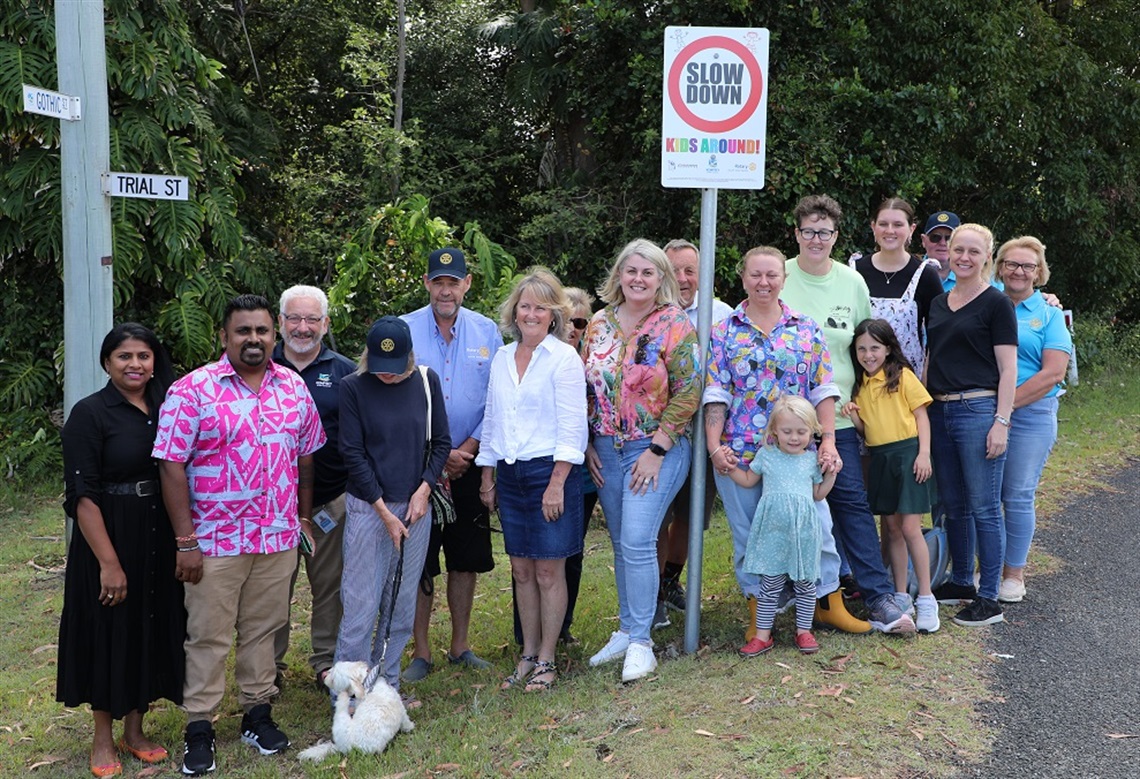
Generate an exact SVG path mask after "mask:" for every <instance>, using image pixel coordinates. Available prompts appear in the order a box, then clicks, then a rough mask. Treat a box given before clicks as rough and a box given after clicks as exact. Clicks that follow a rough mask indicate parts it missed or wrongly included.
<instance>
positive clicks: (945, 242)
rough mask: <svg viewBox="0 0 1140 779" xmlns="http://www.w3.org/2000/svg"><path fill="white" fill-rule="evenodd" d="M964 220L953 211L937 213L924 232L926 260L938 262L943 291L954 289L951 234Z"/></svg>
mask: <svg viewBox="0 0 1140 779" xmlns="http://www.w3.org/2000/svg"><path fill="white" fill-rule="evenodd" d="M960 224H962V220H961V219H959V218H958V215H957V214H955V213H954V212H953V211H935V212H934V213H933V214H931V215H930V218H928V219H927V220H926V227H924V228H923V230H922V248H923V250H925V252H926V257H925V258H924V259H931V260H938V276H939V278H941V279H942V291H943V292H949V291H950V290H952V289H954V271H952V270H950V234H951V233H953V232H954V229H955V228H956V227H958V225H960Z"/></svg>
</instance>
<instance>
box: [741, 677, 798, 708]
mask: <svg viewBox="0 0 1140 779" xmlns="http://www.w3.org/2000/svg"><path fill="white" fill-rule="evenodd" d="M788 678H789V679H790V678H791V677H788ZM754 700H756V696H755V695H749V696H748V697H747V698H745V699H744V700H742V701H741V702H740V703H741V705H743V706H747V705H748V704H750V703H752V701H754Z"/></svg>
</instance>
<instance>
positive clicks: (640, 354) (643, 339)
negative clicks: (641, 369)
mask: <svg viewBox="0 0 1140 779" xmlns="http://www.w3.org/2000/svg"><path fill="white" fill-rule="evenodd" d="M647 346H649V334H648V333H646V334H644V335H641V336H640V337H639V338H638V339H637V351H636V352H634V353H633V361H634V362H635V363H637V364H638V365H644V364H645V362H646V358H647V357H648V355H647V354H646V352H645V348H646V347H647Z"/></svg>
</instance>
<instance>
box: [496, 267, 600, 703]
mask: <svg viewBox="0 0 1140 779" xmlns="http://www.w3.org/2000/svg"><path fill="white" fill-rule="evenodd" d="M570 314H571V309H570V302H569V300H567V298H566V294H565V292H563V290H562V284H561V283H560V282H559V281H558V279H557V277H555V275H554V274H553V273H551V272H550V271H548V270H546V269H545V268H534V269H532V270H531V271H530V272H529V273H527V275H526V276H524V277H523V278H522V279H520V280H519V281H518V282H517V283H516V284H515V287H514V289H513V290H512V291H511V294H510V295H508V296H507V299H506V300H505V301H503V304H502V306H501V307H500V308H499V317H500V325H499V326H500V329H501V330H502V331H503V334H504V335H507V336H510V337H511V338H512V339H513V343H510V344H507V345H506V346H503V347H502V348H500V349H499V351H498V352H496V353H495V357H494V359H493V360H492V362H491V376H490V383H489V385H488V389H487V406H486V411H485V412H484V414H483V437H482V441H481V445H480V448H479V455H478V457H476V458H475V464H476V465H477V466H480V467H481V468H482V469H483V470H482V483H481V486H480V488H479V497H480V498H481V499H482V501H483V504H484V505H485V506H487V508H488V509H494V508H495V507H496V505H497V506H498V509H499V518H500V521H501V522H502V525H503V545H504V546H505V547H506V550H507V554H508V555H509V556H510V558H511V577H512V579H513V581H514V594H515V605H516V606H517V607H518V615H519V624H520V628H521V632H522V639H523V640H522V658H521V659H520V660H519V662H518V664H517V665H516V666H515V670H514V671H513V672H512V673H511V674H510V676H508V677H507V678H506V679H505V680H504V681H503V683H502V685H501V689H503V690H507V689H510V688H512V687H515V686H521V685H525V689H526V691H527V692H534V691H537V690H547V689H549V688H550V687H551V685H553V684H554V681H555V679H556V678H557V675H558V670H557V668H556V667H555V664H554V650H555V649H556V647H557V646H558V636H559V633H560V632H561V629H562V619H563V617H564V616H565V615H566V602H567V594H566V593H567V590H566V558H568V557H570V556H571V555H574V554H578V553H580V552H581V551H582V521H583V518H582V475H581V470H582V469H581V465H582V461H583V459H584V452H585V450H586V439H587V434H586V378H585V373H584V372H583V369H582V360H581V358H580V357H579V356H578V352H577V350H575V349H574V347H573V346H571V345H570V344H568V343H566V341H565V340H564V336H565V333H566V329H567V326H568V324H569V321H568V320H569V318H570Z"/></svg>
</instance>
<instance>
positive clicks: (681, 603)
mask: <svg viewBox="0 0 1140 779" xmlns="http://www.w3.org/2000/svg"><path fill="white" fill-rule="evenodd" d="M661 600H662V602H663V603H664V604H665V606H666V608H670V609H673V611H680V612H681V613H684V611H685V588H684V587H682V586H681V583H680V582H678V581H674V580H672V579H669V580H666V581H665V582H663V583H662V584H661Z"/></svg>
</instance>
